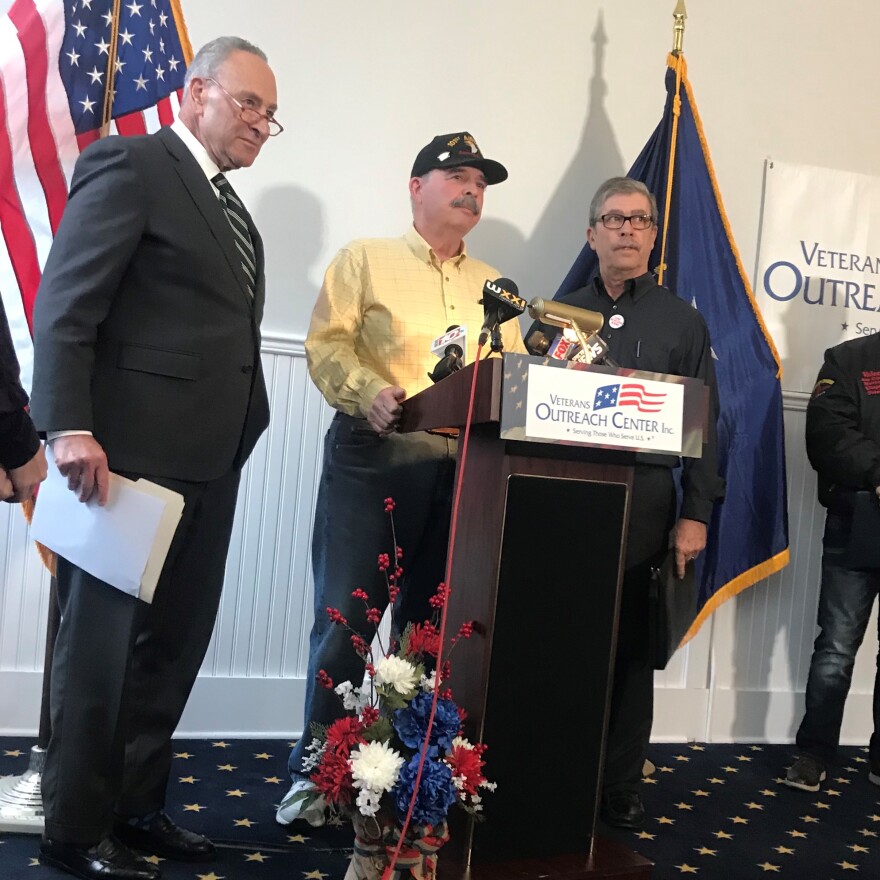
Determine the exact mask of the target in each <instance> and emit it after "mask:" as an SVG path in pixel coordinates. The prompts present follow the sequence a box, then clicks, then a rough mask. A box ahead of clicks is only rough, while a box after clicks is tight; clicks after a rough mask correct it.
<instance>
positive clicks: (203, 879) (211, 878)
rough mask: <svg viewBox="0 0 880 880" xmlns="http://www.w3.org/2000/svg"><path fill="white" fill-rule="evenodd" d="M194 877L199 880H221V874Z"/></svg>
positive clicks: (212, 873)
mask: <svg viewBox="0 0 880 880" xmlns="http://www.w3.org/2000/svg"><path fill="white" fill-rule="evenodd" d="M196 877H198V878H199V880H223V874H215V873H214V872H213V871H211V873H210V874H196Z"/></svg>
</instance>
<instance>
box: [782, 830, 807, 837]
mask: <svg viewBox="0 0 880 880" xmlns="http://www.w3.org/2000/svg"><path fill="white" fill-rule="evenodd" d="M785 833H786V834H787V835H788V836H789V837H806V836H807V832H806V831H798V830H797V828H795V829H794V831H786V832H785Z"/></svg>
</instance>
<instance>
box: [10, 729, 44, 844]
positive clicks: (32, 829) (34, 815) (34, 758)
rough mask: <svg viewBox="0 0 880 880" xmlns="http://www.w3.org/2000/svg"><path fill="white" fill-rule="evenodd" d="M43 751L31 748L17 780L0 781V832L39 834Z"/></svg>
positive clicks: (41, 819) (40, 829)
mask: <svg viewBox="0 0 880 880" xmlns="http://www.w3.org/2000/svg"><path fill="white" fill-rule="evenodd" d="M45 761H46V751H45V749H41V748H40V747H39V746H33V747H32V748H31V757H30V762H29V764H28V768H27V770H26V771H25V772H24V773H23V774H22V775H21V776H10V777H9V778H7V779H0V831H4V832H14V833H18V834H42V833H43V797H42V791H41V785H40V783H41V780H42V776H43V765H44V763H45Z"/></svg>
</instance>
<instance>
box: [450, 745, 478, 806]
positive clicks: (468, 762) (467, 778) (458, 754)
mask: <svg viewBox="0 0 880 880" xmlns="http://www.w3.org/2000/svg"><path fill="white" fill-rule="evenodd" d="M483 751H484V750H483V749H481V750H479V751H478V750H477V749H476V748H473V749H469V748H466V747H465V746H460V745H459V746H453V747H452V751H451V752H449V754H448V755H447V756H446V763H447V764H449V766H450V767H451V768H452V775H453V776H460V777H461V778H462V779H463V780H464V790H465V791H466V792H467V793H468V794H476V793H477V789H478V788H479V787H480V785H481V783H483V782H485V781H486V777H485V776H483V772H482V771H483V767H484V765H485V761H483V759H482V757H481V756H482V754H483Z"/></svg>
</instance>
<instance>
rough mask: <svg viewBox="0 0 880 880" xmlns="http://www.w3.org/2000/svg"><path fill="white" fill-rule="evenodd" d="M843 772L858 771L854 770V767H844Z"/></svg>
mask: <svg viewBox="0 0 880 880" xmlns="http://www.w3.org/2000/svg"><path fill="white" fill-rule="evenodd" d="M843 772H844V773H858V772H859V771H858V770H856V768H855V767H844V768H843Z"/></svg>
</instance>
